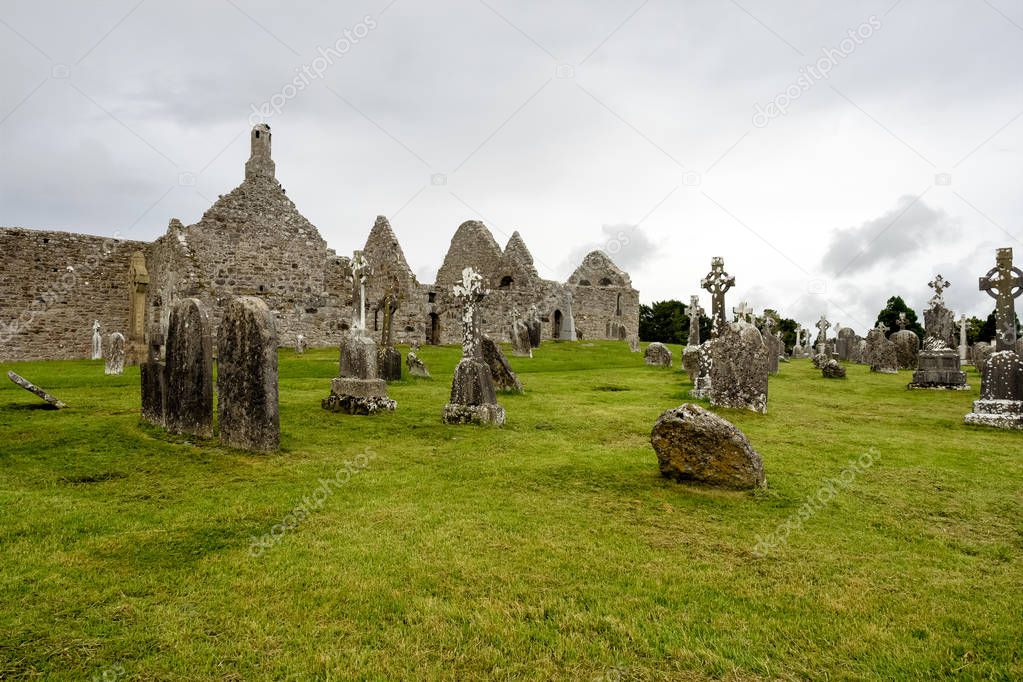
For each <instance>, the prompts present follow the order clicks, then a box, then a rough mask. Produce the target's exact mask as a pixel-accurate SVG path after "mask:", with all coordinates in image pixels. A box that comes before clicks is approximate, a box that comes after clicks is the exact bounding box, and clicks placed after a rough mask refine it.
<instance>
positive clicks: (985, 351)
mask: <svg viewBox="0 0 1023 682" xmlns="http://www.w3.org/2000/svg"><path fill="white" fill-rule="evenodd" d="M994 352H995V349H994V347H993V346H992V345H991V344H990V343H987V342H986V341H978V342H977V343H975V344H973V348H971V349H970V358H971V360H972V362H973V366H974V367H975V368H976V369H977V371H978V372H980V373H981V376H983V375H984V365H986V364H987V360H988V358H989V357H991V354H992V353H994Z"/></svg>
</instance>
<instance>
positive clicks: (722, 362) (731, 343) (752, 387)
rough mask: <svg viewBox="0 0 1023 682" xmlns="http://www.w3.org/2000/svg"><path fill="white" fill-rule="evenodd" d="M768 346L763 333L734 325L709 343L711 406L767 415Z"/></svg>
mask: <svg viewBox="0 0 1023 682" xmlns="http://www.w3.org/2000/svg"><path fill="white" fill-rule="evenodd" d="M768 355H769V351H768V347H767V344H765V343H764V338H763V336H761V334H760V331H758V330H757V328H756V327H754V326H753V325H752V324H748V323H746V322H731V323H729V324H727V325H726V326H725V327H724V328H723V329H722V330H721V331H719V333H718V336H717V338H715V339H713V340H712V341H711V342H710V403H711V405H714V406H716V407H731V408H734V409H738V410H751V411H753V412H760V413H766V412H767V377H768V374H769V372H768Z"/></svg>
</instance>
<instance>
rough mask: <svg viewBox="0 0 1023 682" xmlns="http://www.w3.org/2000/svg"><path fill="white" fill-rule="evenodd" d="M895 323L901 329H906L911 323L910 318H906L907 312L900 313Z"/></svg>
mask: <svg viewBox="0 0 1023 682" xmlns="http://www.w3.org/2000/svg"><path fill="white" fill-rule="evenodd" d="M895 324H897V325H899V331H900V332H901V331H904V330H905V329H906V327H907V326H908V325H909V320H907V319H906V313H899V319H898V320H896V321H895Z"/></svg>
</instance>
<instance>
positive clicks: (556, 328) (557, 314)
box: [551, 310, 561, 339]
mask: <svg viewBox="0 0 1023 682" xmlns="http://www.w3.org/2000/svg"><path fill="white" fill-rule="evenodd" d="M551 332H552V334H553V336H552V338H554V339H560V338H561V311H560V310H555V311H554V324H553V328H552V329H551Z"/></svg>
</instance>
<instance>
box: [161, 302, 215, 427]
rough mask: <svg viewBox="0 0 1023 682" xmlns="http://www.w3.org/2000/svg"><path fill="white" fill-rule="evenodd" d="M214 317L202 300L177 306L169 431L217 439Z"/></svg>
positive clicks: (171, 340)
mask: <svg viewBox="0 0 1023 682" xmlns="http://www.w3.org/2000/svg"><path fill="white" fill-rule="evenodd" d="M210 326H211V323H210V316H209V313H208V312H207V310H206V306H205V305H203V303H202V302H200V301H199V300H198V299H195V298H186V299H183V300H181V301H178V303H177V304H176V305H175V306H174V308H173V309H172V310H171V315H170V326H169V328H168V330H167V367H166V370H165V371H166V405H165V411H164V418H165V424H166V428H167V431H169V432H170V433H180V434H187V435H193V436H200V437H202V438H212V437H213V336H212V331H211V328H210Z"/></svg>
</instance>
